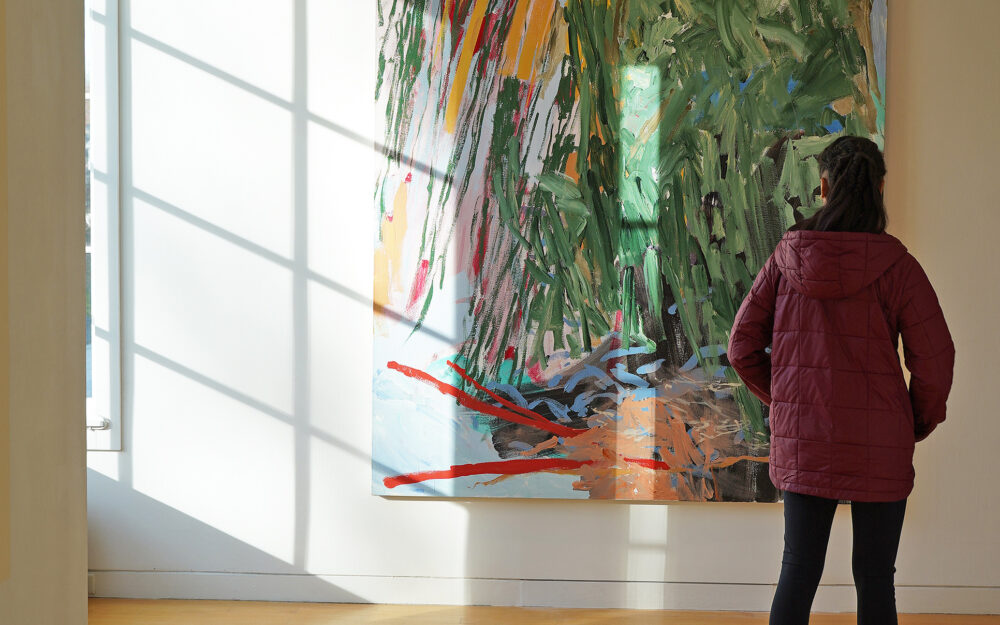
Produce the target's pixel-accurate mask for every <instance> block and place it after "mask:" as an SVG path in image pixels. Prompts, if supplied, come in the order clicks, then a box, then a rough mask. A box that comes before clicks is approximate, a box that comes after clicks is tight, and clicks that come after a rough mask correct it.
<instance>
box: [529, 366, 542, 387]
mask: <svg viewBox="0 0 1000 625" xmlns="http://www.w3.org/2000/svg"><path fill="white" fill-rule="evenodd" d="M543 375H544V374H543V372H542V365H541V364H540V363H538V361H535V363H534V364H532V365H531V366H530V367H528V377H529V378H531V381H532V382H534V383H535V384H538V385H543V384H545V382H546V380H545V379H544V378H543V377H542V376H543Z"/></svg>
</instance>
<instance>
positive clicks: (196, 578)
mask: <svg viewBox="0 0 1000 625" xmlns="http://www.w3.org/2000/svg"><path fill="white" fill-rule="evenodd" d="M92 574H93V575H94V578H95V583H96V596H98V597H121V598H135V599H235V600H256V601H301V602H329V603H394V604H414V605H494V606H531V607H554V608H630V609H640V610H641V609H654V610H736V611H747V612H767V611H768V610H769V609H770V606H771V599H772V597H773V596H774V588H775V586H774V585H773V584H714V583H683V582H624V581H600V582H591V581H575V580H512V579H481V578H473V579H465V578H441V577H381V576H358V575H279V574H269V573H202V572H164V571H92ZM896 608H897V611H898V612H900V613H950V614H1000V588H997V587H964V586H897V587H896ZM856 609H857V598H856V595H855V590H854V586H846V585H820V587H819V590H818V591H817V593H816V599H815V601H814V602H813V611H814V612H854V611H855V610H856Z"/></svg>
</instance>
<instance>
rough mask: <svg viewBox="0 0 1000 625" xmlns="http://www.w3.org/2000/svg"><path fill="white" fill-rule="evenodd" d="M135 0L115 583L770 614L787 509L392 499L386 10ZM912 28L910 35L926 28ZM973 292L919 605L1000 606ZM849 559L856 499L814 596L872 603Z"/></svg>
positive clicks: (99, 548)
mask: <svg viewBox="0 0 1000 625" xmlns="http://www.w3.org/2000/svg"><path fill="white" fill-rule="evenodd" d="M130 4H131V8H132V13H131V14H132V16H133V17H134V19H135V27H136V28H137V29H141V31H142V33H143V37H144V39H143V40H142V41H141V42H133V43H131V44H130V45H123V47H122V49H123V51H124V50H129V51H131V56H130V58H128V59H125V61H126V63H125V67H126V68H130V70H131V74H130V76H131V77H132V78H131V79H130V80H127V81H126V83H125V84H123V86H122V89H123V92H127V93H128V94H130V95H129V97H128V99H127V100H126V103H130V106H131V107H130V108H128V107H123V110H122V114H123V117H127V119H126V120H125V121H126V129H129V128H130V129H131V134H130V135H128V136H127V137H126V146H127V147H126V150H125V151H123V156H124V157H128V158H129V159H130V160H128V161H127V163H126V166H127V168H128V169H127V171H126V175H125V177H124V178H125V180H126V181H131V183H132V184H133V185H134V187H135V190H134V191H133V192H132V193H131V195H130V196H129V197H125V198H123V210H125V211H128V214H127V215H126V228H125V230H124V232H125V237H126V240H125V242H124V243H125V259H126V263H127V265H126V267H125V270H124V276H125V280H126V282H125V287H124V288H125V289H126V290H127V291H128V292H129V293H128V294H126V296H125V299H126V306H125V311H124V318H123V324H124V330H125V331H124V336H125V340H126V345H125V346H124V349H125V354H126V358H125V376H126V378H125V402H124V411H125V419H126V420H125V423H124V439H123V442H124V449H125V451H124V452H122V453H121V454H114V455H111V454H106V453H105V454H91V465H90V466H91V471H90V473H89V478H90V479H89V520H90V568H91V569H92V570H94V571H96V572H97V575H96V583H97V592H98V594H99V595H102V596H139V597H206V598H207V597H212V598H240V599H281V600H289V599H297V600H310V601H376V602H413V603H493V604H509V605H573V606H584V605H589V606H608V607H650V608H653V607H664V608H689V609H741V610H764V609H767V607H768V605H769V603H770V597H771V596H772V594H773V584H775V583H776V581H777V577H778V572H779V568H780V561H781V548H782V531H783V520H782V512H783V509H782V506H781V505H780V504H775V505H772V504H674V505H669V506H667V505H625V504H615V503H602V502H575V501H574V502H556V501H465V500H460V501H450V500H446V501H441V500H410V499H390V498H380V497H373V496H372V495H370V453H371V435H372V429H371V408H372V398H371V391H372V389H371V378H372V376H371V371H372V348H371V338H372V312H371V302H370V288H371V287H370V285H371V272H372V254H373V250H372V241H373V240H374V238H375V237H374V227H375V223H374V218H373V215H374V210H375V209H374V206H373V179H374V172H375V153H374V151H373V150H372V148H371V146H370V144H369V142H370V140H371V139H372V138H373V135H374V133H375V131H374V128H375V122H374V110H373V96H374V80H375V68H376V58H377V47H376V41H375V19H376V16H375V10H374V6H373V3H370V2H344V1H340V0H313V1H309V2H304V1H302V2H288V3H267V4H268V7H270V10H261V9H260V7H257V8H253V7H248V6H247V3H245V2H239V1H236V0H229V1H225V2H224V1H222V0H218V1H216V2H212V3H208V4H210V5H212V6H211V7H207V6H203V5H204V3H197V6H195V4H194V3H187V2H185V3H180V2H177V3H174V2H170V3H166V2H160V1H159V0H132V1H131V2H130ZM275 7H278V8H277V9H275ZM289 7H291V8H289ZM295 7H300V8H299V9H298V10H299V11H300V13H299V16H298V18H297V17H296V14H295V11H296V8H295ZM984 10H985V9H984ZM276 11H277V12H276ZM288 11H290V13H289V12H288ZM991 12H992V14H996V11H995V10H991ZM932 13H933V12H928V14H932ZM893 19H895V18H892V17H890V29H893V28H895V29H896V30H895V31H893V32H898V31H899V30H900V29H904V28H905V29H907V31H906V32H905V33H904V35H908V36H910V37H911V38H912V37H916V36H917V35H921V36H922V33H926V32H927V30H928V29H929V28H930V24H929V23H927V24H925V23H923V22H920V23H915V22H914V21H912V20H915V19H917V18H915V17H910V18H907V19H910V20H911V21H908V22H904V23H900V24H899V25H895V26H894V25H893V22H892V20H893ZM920 19H924V18H920ZM927 19H930V18H927ZM989 22H990V20H983V23H989ZM966 26H967V25H966ZM943 27H944V26H941V25H940V24H938V25H935V26H934V28H935V29H937V28H943ZM296 28H298V29H299V31H296ZM948 28H951V27H948ZM955 28H958V27H957V26H956V27H955ZM893 32H890V44H889V45H890V48H891V50H890V57H891V58H890V72H891V71H893V68H894V67H896V68H899V69H900V71H901V72H902V71H906V72H911V73H912V72H914V71H915V70H914V69H913V68H911V67H908V66H903V65H900V64H899V63H896V64H895V65H894V64H893V63H894V61H893V60H892V55H901V54H906V49H905V48H903V47H901V42H902V41H903V38H901V37H897V38H896V39H893ZM946 36H947V37H950V39H948V40H949V41H953V43H954V44H955V45H959V42H975V41H980V40H981V41H990V39H989V38H988V37H985V36H984V37H982V38H979V39H977V38H975V37H968V36H966V35H964V34H961V33H959V32H957V31H955V32H952V31H948V33H946ZM911 40H913V39H911ZM894 41H895V42H897V43H893V42H894ZM296 45H298V46H300V48H299V50H300V53H301V57H302V58H301V61H304V64H305V66H304V67H303V66H301V65H300V66H299V67H296V66H295V63H294V60H295V59H296V58H297V55H296V52H295V49H296ZM963 45H965V44H963ZM968 45H972V44H968ZM976 45H980V44H976ZM981 45H987V44H985V43H984V44H981ZM178 51H179V52H181V53H183V54H180V55H178V54H177V53H176V52H178ZM970 54H971V53H970ZM193 60H195V61H196V62H192V61H193ZM898 75H899V76H902V74H898ZM296 76H298V77H299V79H300V80H301V79H302V78H303V77H304V79H305V82H304V84H302V83H297V82H296ZM893 80H896V79H895V78H890V85H891V84H892V81H893ZM911 80H916V78H911ZM297 87H298V88H297ZM914 90H915V91H916V89H914ZM889 107H890V110H891V111H892V112H890V117H892V116H893V115H902V114H904V113H902V112H900V111H901V109H903V108H905V107H906V100H904V99H902V97H899V98H896V99H893V95H892V94H890V102H889ZM893 107H895V108H893ZM977 110H982V109H977ZM977 114H978V113H977ZM891 123H892V122H890V124H891ZM991 132H993V133H994V134H995V132H996V130H993V131H991ZM891 133H892V128H890V139H889V141H890V144H891V143H892V141H894V140H898V139H894V138H893V137H892V136H891ZM963 136H964V135H963ZM951 140H957V139H954V138H953V139H951ZM994 143H995V142H994ZM920 147H921V148H927V146H926V145H923V144H921V145H920ZM985 154H986V152H985V151H984V155H985ZM990 154H991V156H990V157H989V158H990V159H992V160H990V161H985V160H984V161H983V162H984V163H986V164H984V165H982V167H983V168H984V169H988V168H995V163H996V157H995V155H993V154H992V153H990ZM890 158H891V157H890ZM984 158H985V157H984ZM990 163H992V164H990ZM928 179H929V178H928ZM914 180H915V182H914V184H930V183H927V182H916V180H925V178H919V179H918V178H915V179H914ZM970 184H971V183H970ZM127 195H128V194H127ZM914 206H915V207H916V208H920V206H919V204H916V203H915V204H914ZM915 210H916V209H915ZM991 215H992V213H991ZM982 219H984V220H985V219H996V218H995V217H989V216H986V215H983V216H982ZM913 223H914V224H916V225H914V226H913V227H911V229H910V231H911V232H912V233H916V234H912V235H911V236H912V237H913V239H914V240H919V238H920V236H923V240H924V241H925V245H924V249H926V250H929V249H931V247H932V246H931V235H930V234H926V233H925V234H922V235H921V234H920V233H922V232H929V231H930V230H934V229H936V228H937V225H936V224H933V223H922V222H921V223H918V222H917V221H916V220H914V222H913ZM303 228H304V229H303ZM921 229H923V230H921ZM984 230H986V229H984ZM993 231H995V228H994V229H993ZM955 240H956V241H959V240H960V239H959V238H958V235H957V234H956V238H955ZM956 245H958V244H956ZM914 249H915V252H917V253H919V252H920V251H921V250H920V249H918V248H916V247H915V248H914ZM983 249H985V248H983ZM971 253H972V252H969V254H971ZM977 262H979V263H980V264H982V263H985V262H988V261H986V260H984V259H983V258H982V257H980V258H978V259H977ZM967 266H968V264H966V267H967ZM944 270H947V271H948V272H950V273H945V272H944ZM960 271H961V270H960V269H959V267H957V266H955V267H942V268H941V269H940V270H938V273H936V274H935V275H933V276H932V278H934V279H936V280H939V281H940V282H941V284H946V283H949V281H952V279H953V278H954V280H956V281H958V280H959V279H960V277H961V275H962V274H960V273H959V272H960ZM954 283H955V284H960V283H959V282H954ZM969 286H970V289H969V290H966V291H960V290H958V288H957V287H955V288H954V289H952V291H951V292H949V293H948V297H949V299H948V301H947V302H946V304H945V307H946V313H948V314H949V315H950V317H949V320H950V321H951V322H952V323H953V324H954V325H955V327H956V328H958V329H959V331H958V332H956V339H957V340H956V342H957V343H959V349H958V351H959V359H960V365H959V366H960V370H959V377H958V378H957V379H959V380H960V382H959V383H957V384H956V395H955V397H954V399H953V401H952V402H951V403H950V405H949V408H950V411H951V412H950V414H951V415H952V416H950V417H949V419H950V420H949V421H948V422H946V423H945V424H943V425H942V426H941V428H940V430H939V431H938V432H936V433H935V435H933V436H932V437H931V438H930V439H929V440H928V441H927V442H925V443H921V444H920V445H918V448H917V455H916V461H915V462H916V471H917V486H916V489H915V490H914V493H913V495H912V496H911V499H910V503H909V506H908V509H907V520H906V524H905V526H904V529H903V537H902V544H901V545H900V553H899V558H898V561H897V574H896V581H897V585H898V586H897V596H898V605H899V609H900V611H903V612H912V611H939V612H966V611H975V612H995V613H1000V596H998V590H997V589H998V588H1000V569H998V567H997V566H996V562H998V561H1000V542H998V540H997V535H996V532H995V522H994V519H996V518H997V517H998V513H1000V509H998V505H1000V504H998V503H997V502H998V501H1000V498H998V497H997V496H996V495H997V486H996V484H997V480H996V477H995V476H994V475H993V472H992V468H991V467H992V465H991V464H990V463H989V462H988V461H987V459H989V458H992V457H993V455H994V454H993V449H994V448H995V446H996V441H997V440H1000V422H998V420H997V419H995V418H992V415H995V414H996V412H997V410H996V400H995V399H994V398H993V397H992V396H989V395H988V394H987V393H985V392H983V389H988V388H990V386H989V383H988V381H989V380H992V379H993V378H995V377H996V376H997V374H998V373H1000V372H998V371H997V367H996V365H995V363H992V361H989V360H982V359H981V358H980V357H979V355H978V354H975V353H974V352H975V343H974V340H979V339H980V338H981V337H982V336H985V334H984V332H986V331H987V329H989V328H991V327H992V326H991V325H989V324H990V323H991V322H988V321H987V320H986V315H985V313H982V314H981V313H975V314H974V313H973V312H970V311H972V310H973V309H976V306H977V304H974V302H976V301H977V297H978V295H979V294H980V293H981V291H982V289H988V288H996V287H995V286H990V285H989V284H986V283H985V282H983V281H979V282H977V284H976V285H969ZM973 286H974V287H975V289H972V287H973ZM952 320H953V321H952ZM963 324H964V325H963ZM963 327H966V328H968V329H964V330H963V329H962V328H963ZM973 330H976V332H975V333H974V332H973ZM980 331H982V332H980ZM850 550H851V536H850V514H849V510H848V509H847V508H846V507H843V506H842V507H841V509H840V510H839V511H838V513H837V517H836V520H835V522H834V529H833V535H832V537H831V541H830V547H829V556H828V559H827V566H826V569H825V572H824V576H823V581H822V583H823V586H822V587H821V589H820V591H819V594H818V597H817V602H816V609H817V610H831V611H841V610H853V609H854V606H855V596H854V589H853V581H852V577H851V563H850Z"/></svg>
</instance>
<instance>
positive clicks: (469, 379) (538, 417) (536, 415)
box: [445, 360, 552, 423]
mask: <svg viewBox="0 0 1000 625" xmlns="http://www.w3.org/2000/svg"><path fill="white" fill-rule="evenodd" d="M445 362H447V363H448V366H449V367H451V368H452V369H454V370H455V371H456V372H457V373H458V375H460V376H462V379H463V380H465V381H466V382H468V383H469V384H471V385H473V386H475V387H476V388H477V389H479V390H480V391H482V392H484V393H486V394H487V395H489V396H490V397H492V398H493V399H495V400H497V401H498V402H500V403H501V404H503V405H504V406H506V407H508V408H510V409H511V410H513V411H514V412H520V413H521V414H523V415H524V416H526V417H529V418H532V419H535V420H536V421H541V422H542V423H552V422H551V421H549V420H548V419H546V418H545V417H544V416H543V415H541V414H539V413H537V412H535V411H534V410H531V409H530V408H524V407H522V406H518V405H517V404H515V403H514V402H512V401H510V400H509V399H504V398H503V397H500V396H499V395H497V394H496V393H494V392H493V391H491V390H490V389H488V388H486V387H485V386H483V385H482V384H480V383H479V382H476V380H474V379H473V378H472V376H470V375H469V374H468V373H467V372H466V371H465V369H463V368H461V367H459V366H458V365H456V364H455V363H453V362H452V361H450V360H446V361H445Z"/></svg>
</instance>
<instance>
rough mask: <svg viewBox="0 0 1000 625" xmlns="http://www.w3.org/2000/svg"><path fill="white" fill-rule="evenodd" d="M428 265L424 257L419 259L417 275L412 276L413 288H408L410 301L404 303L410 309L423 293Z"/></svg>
mask: <svg viewBox="0 0 1000 625" xmlns="http://www.w3.org/2000/svg"><path fill="white" fill-rule="evenodd" d="M428 267H430V263H428V262H427V259H426V258H425V259H423V260H421V261H420V268H419V269H417V275H416V277H415V278H413V288H411V289H410V301H409V303H407V305H406V307H407V308H409V309H412V308H413V306H414V305H416V303H417V300H418V299H420V296H421V295H423V294H424V288H425V287H426V286H427V269H428Z"/></svg>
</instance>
